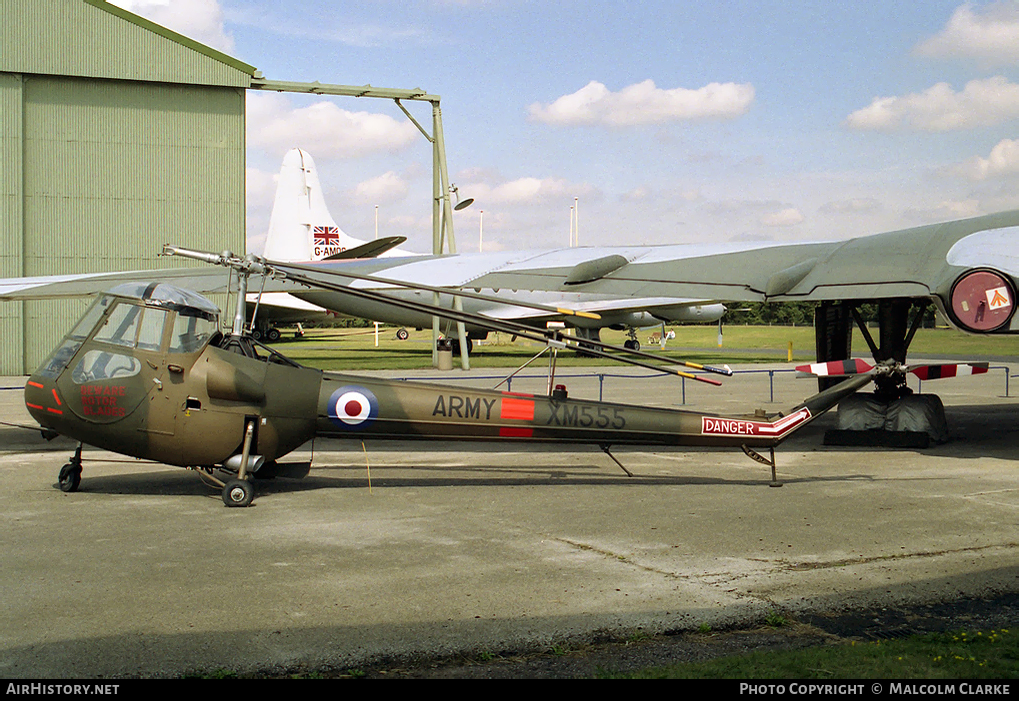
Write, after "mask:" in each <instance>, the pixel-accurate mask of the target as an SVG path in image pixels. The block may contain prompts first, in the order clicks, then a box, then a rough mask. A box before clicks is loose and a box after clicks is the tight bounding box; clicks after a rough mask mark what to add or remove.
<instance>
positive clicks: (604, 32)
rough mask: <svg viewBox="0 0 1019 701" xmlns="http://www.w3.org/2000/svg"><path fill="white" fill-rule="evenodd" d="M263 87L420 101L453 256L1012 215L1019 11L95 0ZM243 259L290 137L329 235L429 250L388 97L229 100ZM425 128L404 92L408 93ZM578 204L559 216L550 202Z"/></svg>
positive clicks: (533, 1) (765, 0) (768, 237)
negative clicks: (234, 67) (208, 49)
mask: <svg viewBox="0 0 1019 701" xmlns="http://www.w3.org/2000/svg"><path fill="white" fill-rule="evenodd" d="M113 4H117V5H120V6H122V7H124V8H126V9H128V10H131V11H132V12H136V13H137V14H140V15H142V16H145V17H147V18H149V19H151V20H153V21H156V22H158V23H160V24H163V25H165V26H167V27H169V28H171V29H174V30H176V31H178V32H180V33H182V34H185V35H187V36H189V37H191V38H194V39H196V40H198V41H201V42H203V43H205V44H208V45H209V46H212V47H214V48H216V49H219V50H220V51H223V52H225V53H227V54H229V55H231V56H234V57H236V58H238V59H240V60H242V61H244V62H246V63H248V64H250V65H252V66H255V67H256V68H257V69H258V70H260V71H261V72H262V74H263V75H264V76H265V77H266V78H268V79H270V80H280V81H308V82H310V81H319V82H321V83H334V84H341V85H364V84H371V85H373V86H375V87H384V88H421V89H423V90H425V91H427V92H428V93H430V94H433V95H440V96H441V107H442V121H443V131H444V136H445V142H446V151H447V162H448V168H449V173H450V180H451V182H452V183H454V184H455V185H456V187H457V189H458V194H459V196H460V197H462V198H467V197H471V198H474V203H473V204H472V205H471V206H470V207H468V208H467V209H465V210H463V211H461V212H457V213H455V215H454V224H455V236H456V244H457V250H458V251H459V252H461V253H468V252H476V251H478V250H479V247H481V248H482V249H483V250H484V251H495V250H504V251H506V250H510V251H511V250H522V249H535V248H536V249H548V248H557V247H565V246H567V245H570V240H571V230H573V231H574V232H575V233H574V238H575V240H576V241H577V243H579V245H581V246H611V245H658V244H673V243H706V242H729V241H733V242H742V241H747V242H759V241H774V242H794V241H817V240H831V239H845V238H850V237H853V236H862V235H867V234H874V233H880V232H883V231H891V230H897V229H903V228H907V227H911V226H917V225H920V224H926V223H932V222H938V221H947V220H952V219H960V218H965V217H969V216H976V215H979V214H986V213H990V212H996V211H1001V210H1006V209H1015V208H1019V129H1017V127H1019V2H970V3H961V2H959V1H958V0H954V1H944V0H922V1H916V2H911V1H909V0H897V1H896V2H891V3H890V2H887V0H885V1H883V2H872V1H871V0H854V2H847V3H834V2H831V1H830V0H824V1H818V2H808V1H797V0H792V1H790V0H782V1H777V0H756V1H753V2H750V1H747V2H735V1H726V0H704V1H700V0H684V1H682V2H676V1H675V0H671V1H667V0H666V1H661V2H658V1H645V2H640V1H632V2H618V1H616V2H608V1H593V0H592V1H584V0H359V2H342V3H340V2H333V1H325V0H323V1H319V0H309V1H306V2H301V1H293V0H291V1H288V2H282V1H271V0H114V3H113ZM246 99H247V174H246V175H247V197H246V202H247V235H248V241H249V250H253V251H255V252H258V251H259V250H260V247H261V242H262V240H263V239H264V236H265V232H266V230H267V227H268V222H269V215H270V212H271V208H272V200H273V196H274V193H275V177H276V174H277V173H278V171H279V167H280V164H281V161H282V159H283V155H284V154H285V153H286V151H287V150H289V149H291V148H294V147H300V148H303V149H305V150H306V151H308V152H309V153H310V154H311V155H312V157H313V158H314V160H315V162H316V164H317V166H318V170H319V175H320V178H321V180H322V186H323V191H324V193H325V198H326V202H327V204H328V206H329V209H330V212H331V213H332V215H333V218H334V219H335V220H336V222H337V224H338V225H339V226H340V228H342V229H343V230H344V231H345V232H346V233H347V234H349V235H350V236H354V237H357V238H361V239H366V240H367V239H372V238H374V237H375V235H376V218H377V221H378V226H377V230H378V235H379V236H391V235H403V236H407V237H408V242H407V244H406V245H405V247H406V248H408V249H410V250H413V251H418V252H429V251H430V250H431V230H432V229H431V188H432V175H431V146H430V144H429V143H428V141H427V140H426V139H425V138H424V136H423V135H422V134H421V133H420V132H419V131H418V130H417V128H416V127H414V125H413V124H412V123H411V122H410V121H409V120H408V119H407V118H406V117H405V116H404V115H403V113H402V112H401V111H400V110H399V108H398V107H397V106H396V105H395V104H394V103H393V102H392V101H391V100H382V99H372V98H344V97H336V98H321V97H316V96H308V95H298V94H287V93H259V92H257V91H249V92H248V94H247V98H246ZM405 104H406V105H407V106H408V109H409V110H410V111H411V112H412V113H413V114H414V116H415V118H416V119H417V120H418V121H419V122H421V123H422V124H423V125H425V126H426V128H428V129H429V130H430V129H431V112H430V107H429V106H428V104H427V103H405ZM574 205H576V212H575V213H574V211H573V210H572V209H571V208H572V207H574Z"/></svg>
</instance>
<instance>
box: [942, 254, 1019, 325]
mask: <svg viewBox="0 0 1019 701" xmlns="http://www.w3.org/2000/svg"><path fill="white" fill-rule="evenodd" d="M1015 308H1016V289H1015V283H1014V282H1013V280H1012V278H1011V277H1009V276H1008V275H1005V274H1003V273H1000V272H998V271H996V270H993V269H991V268H981V269H974V270H967V271H966V272H964V273H963V274H962V275H959V276H958V277H957V278H956V279H955V281H954V282H953V283H952V287H951V290H950V292H949V293H948V295H947V303H946V304H945V311H946V312H948V316H949V318H950V319H951V321H952V323H953V324H955V325H956V326H958V327H959V328H961V329H963V330H964V331H969V332H970V333H1008V332H1010V331H1015V329H1013V328H1011V327H1012V326H1013V325H1012V324H1010V322H1011V321H1012V318H1013V316H1015Z"/></svg>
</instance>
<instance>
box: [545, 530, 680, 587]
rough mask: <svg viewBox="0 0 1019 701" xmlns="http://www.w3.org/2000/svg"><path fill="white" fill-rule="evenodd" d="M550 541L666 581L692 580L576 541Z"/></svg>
mask: <svg viewBox="0 0 1019 701" xmlns="http://www.w3.org/2000/svg"><path fill="white" fill-rule="evenodd" d="M552 540H555V541H557V542H560V543H564V544H566V545H569V546H571V547H574V548H577V549H578V550H583V551H585V552H591V553H596V554H598V555H602V556H604V557H606V558H609V559H612V560H615V561H617V562H622V563H625V564H627V565H629V566H630V567H634V568H636V569H639V570H643V571H645V572H650V573H652V574H657V575H661V576H662V577H666V578H668V579H675V580H687V579H693V577H691V576H690V575H684V574H677V573H675V572H670V571H668V570H663V569H659V568H657V567H650V566H648V565H644V564H641V563H639V562H637V561H636V560H633V559H631V558H629V557H626V556H625V555H620V554H619V553H615V552H612V551H611V550H605V549H604V548H596V547H595V546H593V545H589V544H587V543H578V542H577V541H575V540H570V539H568V538H552Z"/></svg>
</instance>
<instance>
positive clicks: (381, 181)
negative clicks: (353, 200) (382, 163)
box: [354, 170, 410, 204]
mask: <svg viewBox="0 0 1019 701" xmlns="http://www.w3.org/2000/svg"><path fill="white" fill-rule="evenodd" d="M409 190H410V187H409V186H408V184H407V181H406V180H404V179H403V178H402V177H400V176H399V175H398V174H397V173H396V172H394V171H392V170H390V171H388V172H386V173H383V174H382V175H380V176H378V177H376V178H371V179H370V180H365V181H364V182H361V183H358V184H357V187H356V188H355V189H354V195H355V196H356V197H357V198H358V199H359V200H362V201H364V202H373V203H375V204H390V203H392V202H398V201H400V200H402V199H403V198H404V197H406V196H407V192H408V191H409Z"/></svg>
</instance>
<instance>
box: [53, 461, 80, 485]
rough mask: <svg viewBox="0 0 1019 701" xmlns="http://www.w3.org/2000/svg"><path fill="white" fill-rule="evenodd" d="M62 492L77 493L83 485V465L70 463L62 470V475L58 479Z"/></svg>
mask: <svg viewBox="0 0 1019 701" xmlns="http://www.w3.org/2000/svg"><path fill="white" fill-rule="evenodd" d="M57 482H58V483H59V484H60V491H62V492H77V491H78V485H80V484H81V465H80V464H75V463H73V462H69V463H67V464H66V465H64V466H63V467H62V468H60V475H59V476H58V477H57Z"/></svg>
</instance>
